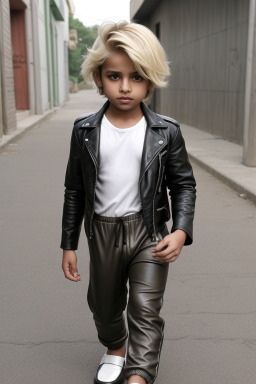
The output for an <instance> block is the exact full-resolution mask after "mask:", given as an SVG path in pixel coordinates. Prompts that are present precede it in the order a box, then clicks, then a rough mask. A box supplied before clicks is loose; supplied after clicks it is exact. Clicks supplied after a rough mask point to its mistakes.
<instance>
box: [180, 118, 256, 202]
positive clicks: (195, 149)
mask: <svg viewBox="0 0 256 384" xmlns="http://www.w3.org/2000/svg"><path fill="white" fill-rule="evenodd" d="M181 129H182V133H183V136H184V138H185V141H186V146H187V150H188V153H189V156H190V158H191V160H192V161H194V162H195V163H197V164H198V165H200V166H201V167H203V168H204V169H206V170H207V171H209V172H210V173H212V174H213V175H214V176H216V177H217V178H218V179H220V180H221V181H223V182H224V183H226V184H228V185H229V186H230V187H231V188H233V189H234V190H235V191H237V192H238V193H239V194H240V196H241V197H243V198H245V199H249V200H251V201H252V202H253V203H255V204H256V167H246V166H245V165H243V164H242V156H243V148H242V146H241V145H237V144H233V143H230V142H229V141H226V140H222V139H221V138H220V137H218V136H214V135H211V134H209V133H206V132H203V131H201V130H199V129H196V128H193V127H190V126H188V125H185V124H181Z"/></svg>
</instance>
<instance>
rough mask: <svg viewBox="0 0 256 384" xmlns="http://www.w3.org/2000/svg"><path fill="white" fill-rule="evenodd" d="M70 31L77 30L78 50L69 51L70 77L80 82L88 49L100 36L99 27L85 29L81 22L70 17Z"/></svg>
mask: <svg viewBox="0 0 256 384" xmlns="http://www.w3.org/2000/svg"><path fill="white" fill-rule="evenodd" d="M69 29H76V30H77V48H76V50H75V51H70V50H69V51H68V59H69V77H70V78H73V79H74V78H76V79H77V81H78V82H80V81H82V80H83V78H82V76H81V75H80V70H81V64H82V62H83V56H84V55H85V54H86V53H87V49H88V48H90V47H91V46H92V45H93V43H94V40H95V39H96V37H97V34H98V26H97V25H94V26H93V27H85V26H84V25H83V23H82V22H81V21H80V20H78V19H75V18H74V17H73V15H69Z"/></svg>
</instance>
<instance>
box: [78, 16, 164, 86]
mask: <svg viewBox="0 0 256 384" xmlns="http://www.w3.org/2000/svg"><path fill="white" fill-rule="evenodd" d="M113 50H122V51H124V52H125V53H126V54H127V55H128V56H129V57H130V59H131V60H132V61H133V63H134V66H135V68H136V70H137V72H138V73H139V75H140V76H142V77H143V78H144V79H147V80H149V81H150V91H153V89H154V88H155V87H165V86H167V84H168V83H167V77H168V76H169V75H170V69H169V65H168V62H167V58H166V54H165V51H164V49H163V47H162V46H161V44H160V42H159V41H158V39H157V37H156V36H155V35H154V34H153V32H151V31H150V29H148V28H146V27H144V26H143V25H140V24H136V23H128V22H127V21H120V22H118V23H114V22H104V23H103V24H102V25H101V26H100V27H99V30H98V37H97V39H96V40H95V42H94V44H93V46H92V48H91V49H89V50H88V54H87V55H86V56H85V57H84V62H83V64H82V67H81V74H82V75H83V77H84V79H85V80H87V81H91V80H92V79H93V78H94V76H95V74H97V73H98V72H99V71H100V67H101V66H102V65H103V63H104V61H105V60H106V59H107V58H108V57H109V55H110V53H111V51H113Z"/></svg>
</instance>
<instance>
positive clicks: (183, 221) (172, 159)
mask: <svg viewBox="0 0 256 384" xmlns="http://www.w3.org/2000/svg"><path fill="white" fill-rule="evenodd" d="M166 181H167V186H168V189H169V194H170V197H171V207H172V218H173V226H172V229H171V232H174V231H175V230H177V229H181V230H183V231H184V232H186V234H187V238H186V241H185V245H189V244H191V243H192V242H193V219H194V211H195V200H196V189H195V187H196V182H195V178H194V175H193V170H192V167H191V164H190V162H189V159H188V155H187V151H186V147H185V142H184V139H183V137H182V134H181V131H180V127H178V131H177V134H176V136H175V138H174V141H173V143H172V144H171V147H170V148H169V153H168V158H167V162H166Z"/></svg>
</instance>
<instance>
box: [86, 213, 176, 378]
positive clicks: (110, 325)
mask: <svg viewBox="0 0 256 384" xmlns="http://www.w3.org/2000/svg"><path fill="white" fill-rule="evenodd" d="M122 219H123V225H124V226H125V229H126V230H125V236H126V239H125V240H126V242H125V243H126V245H124V244H123V243H122V240H123V236H124V234H123V232H120V234H119V236H120V246H119V247H116V246H115V228H116V226H117V225H118V222H119V218H111V217H101V216H98V215H95V216H94V218H93V231H94V236H93V238H92V240H91V241H90V242H89V251H90V282H89V287H88V296H87V299H88V304H89V307H90V309H91V311H92V313H93V318H94V322H95V325H96V328H97V331H98V338H99V340H100V342H101V343H102V344H103V345H104V346H105V347H107V348H109V349H118V348H120V347H121V346H122V345H124V344H125V341H126V339H127V336H128V334H129V339H128V348H127V359H126V364H125V367H124V376H125V377H126V378H128V377H129V376H131V375H132V374H133V375H135V374H138V375H139V376H142V377H144V378H145V380H146V381H147V382H153V381H152V380H154V378H155V377H156V376H157V370H158V364H159V359H160V352H161V346H162V340H163V330H164V320H163V319H162V317H161V316H160V310H161V308H162V304H163V295H164V291H165V286H166V281H167V276H168V268H169V264H168V263H161V262H160V261H158V260H157V259H155V258H154V257H153V256H152V249H153V248H154V247H155V246H156V244H157V241H155V242H152V241H151V238H150V237H149V236H148V233H147V229H146V226H145V224H144V221H143V216H142V213H137V214H134V215H129V216H124V217H123V218H122ZM167 233H168V230H167V228H166V227H165V228H163V230H162V231H161V232H158V233H157V237H158V238H159V240H160V239H162V237H164V236H165V235H166V234H167ZM128 281H129V299H128V305H127V293H128V289H127V282H128ZM126 305H127V322H128V331H129V332H127V329H126V324H125V319H124V314H123V312H124V310H125V308H126Z"/></svg>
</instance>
